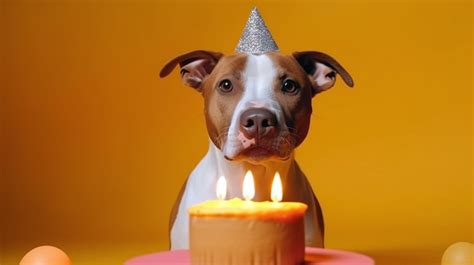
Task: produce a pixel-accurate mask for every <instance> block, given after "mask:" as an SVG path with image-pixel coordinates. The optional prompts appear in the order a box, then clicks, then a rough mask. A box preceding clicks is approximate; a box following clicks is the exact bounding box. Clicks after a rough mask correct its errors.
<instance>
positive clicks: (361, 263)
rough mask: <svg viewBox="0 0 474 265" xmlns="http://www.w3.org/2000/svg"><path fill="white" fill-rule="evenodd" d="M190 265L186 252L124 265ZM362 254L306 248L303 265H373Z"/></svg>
mask: <svg viewBox="0 0 474 265" xmlns="http://www.w3.org/2000/svg"><path fill="white" fill-rule="evenodd" d="M165 264H166V265H191V262H190V261H189V251H188V250H174V251H166V252H160V253H155V254H149V255H145V256H139V257H135V258H132V259H130V260H128V261H126V262H125V265H165ZM374 264H375V263H374V260H373V259H371V258H369V257H367V256H364V255H362V254H358V253H354V252H348V251H342V250H334V249H322V248H306V254H305V265H374Z"/></svg>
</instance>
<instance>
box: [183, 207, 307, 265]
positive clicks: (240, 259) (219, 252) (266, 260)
mask: <svg viewBox="0 0 474 265" xmlns="http://www.w3.org/2000/svg"><path fill="white" fill-rule="evenodd" d="M306 208H307V206H306V205H305V204H303V203H298V202H276V203H275V202H251V201H243V200H241V199H232V200H227V201H221V200H214V201H207V202H203V203H201V204H198V205H195V206H193V207H191V208H190V209H189V215H190V227H189V228H190V235H189V236H190V252H191V264H193V265H204V264H206V265H214V264H216V265H217V264H219V265H228V264H234V265H235V264H246V265H256V264H259V265H270V264H272V265H297V264H302V263H303V262H304V248H305V245H304V213H305V211H306Z"/></svg>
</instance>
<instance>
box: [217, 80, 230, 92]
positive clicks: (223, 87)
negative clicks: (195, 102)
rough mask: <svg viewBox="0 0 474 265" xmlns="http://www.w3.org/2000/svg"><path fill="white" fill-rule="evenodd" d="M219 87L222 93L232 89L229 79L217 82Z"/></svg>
mask: <svg viewBox="0 0 474 265" xmlns="http://www.w3.org/2000/svg"><path fill="white" fill-rule="evenodd" d="M219 89H220V90H221V91H222V92H224V93H229V92H230V91H232V89H233V86H232V82H230V80H229V79H224V80H222V81H221V82H220V83H219Z"/></svg>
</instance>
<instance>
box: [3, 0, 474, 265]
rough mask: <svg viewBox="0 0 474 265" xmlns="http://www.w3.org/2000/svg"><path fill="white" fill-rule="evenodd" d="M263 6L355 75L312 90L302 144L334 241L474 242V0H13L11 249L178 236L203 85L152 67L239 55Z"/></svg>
mask: <svg viewBox="0 0 474 265" xmlns="http://www.w3.org/2000/svg"><path fill="white" fill-rule="evenodd" d="M253 5H257V6H258V7H259V9H260V11H261V13H262V15H263V17H264V18H265V20H266V23H267V25H268V27H269V28H270V30H271V32H272V34H273V36H274V38H275V40H276V41H277V43H278V45H279V46H280V49H281V50H282V52H284V53H290V52H292V51H297V50H299V51H302V50H320V51H324V52H327V53H328V54H331V55H332V56H334V57H335V58H337V59H338V60H339V61H340V62H341V63H342V64H343V65H344V66H345V67H346V68H347V69H348V70H349V72H350V73H351V74H352V76H353V77H354V80H355V84H356V86H355V88H354V89H349V88H346V87H345V86H344V84H343V83H342V82H340V80H339V82H338V83H337V84H336V86H335V87H334V88H333V89H332V90H331V91H329V92H326V93H323V94H321V95H319V96H317V97H316V98H315V99H314V100H313V103H314V109H315V114H314V115H313V117H312V126H311V131H310V134H309V136H308V138H307V139H306V141H305V142H304V143H303V145H302V146H301V147H300V148H299V149H298V150H297V159H298V161H299V162H300V165H301V166H302V168H303V170H304V171H305V173H306V174H307V175H308V176H309V178H310V181H311V183H312V185H313V187H314V189H315V191H316V192H317V195H318V198H319V200H320V202H321V203H322V205H323V208H324V213H325V219H326V224H327V226H326V228H327V230H326V231H327V237H326V243H327V247H328V248H337V249H347V250H352V251H359V252H362V253H365V254H368V255H371V256H373V257H374V258H375V259H376V261H377V264H380V265H388V264H428V265H431V264H433V265H434V264H440V260H441V255H442V252H443V250H444V249H445V248H446V247H447V246H448V245H449V244H451V243H453V242H456V241H471V242H472V241H474V239H473V217H472V215H473V176H472V128H471V126H472V116H471V115H472V108H471V107H472V95H471V93H472V92H471V91H472V46H473V44H472V3H471V2H467V1H448V0H446V1H408V0H406V1H405V0H393V1H369V0H337V1H328V0H324V1H308V2H299V1H296V2H295V1H281V2H268V1H263V2H260V1H246V2H243V1H242V2H240V1H234V2H232V3H223V2H220V1H199V2H197V1H196V2H195V1H178V2H172V1H169V2H161V1H120V2H119V1H100V2H95V1H86V0H82V1H81V0H78V1H50V2H48V1H6V2H4V1H3V2H2V5H1V18H2V21H1V23H0V24H1V26H2V31H3V33H2V35H1V41H0V42H1V45H2V48H1V50H2V67H1V74H2V75H1V78H2V80H1V93H2V95H1V102H0V110H1V113H0V118H1V129H2V130H1V139H2V141H1V144H2V146H1V153H2V160H1V165H2V171H1V183H0V189H1V195H2V198H1V200H0V201H1V203H2V204H1V213H0V222H1V223H0V224H1V226H0V228H1V233H2V248H1V255H0V263H1V264H2V265H13V264H17V262H18V261H19V260H20V258H21V257H22V255H23V254H24V253H26V252H27V251H28V250H29V249H31V248H33V247H35V246H38V245H42V244H51V245H55V246H58V247H60V248H62V249H63V250H64V251H66V252H67V253H68V254H69V255H70V257H71V258H72V260H73V262H74V264H76V265H81V264H84V265H85V264H87V265H91V264H101V265H104V264H121V263H123V261H124V260H126V259H128V258H130V257H132V256H136V255H141V254H145V253H148V252H156V251H160V250H165V249H166V248H167V246H168V241H167V240H168V239H167V233H168V230H167V222H168V213H169V211H170V208H171V206H172V203H173V202H174V199H175V196H176V194H177V193H178V190H179V188H180V185H181V184H182V182H183V181H184V179H185V178H186V176H187V175H188V174H189V173H190V171H191V170H192V169H193V168H194V166H195V165H196V163H197V162H198V161H199V160H200V159H201V158H202V157H203V155H204V154H205V152H206V150H207V145H208V142H207V134H206V129H205V126H204V120H203V114H202V110H203V104H202V103H203V102H202V98H201V96H200V95H199V94H198V93H196V92H195V91H193V90H192V89H190V88H188V87H184V86H183V85H181V83H180V81H179V78H178V74H177V72H174V73H173V74H172V76H171V77H169V78H167V79H159V78H158V72H159V70H160V68H161V66H163V65H164V63H166V62H167V61H168V60H169V59H171V58H173V57H174V56H175V55H177V54H180V53H183V52H187V51H191V50H194V49H209V50H216V51H223V52H225V53H231V52H232V51H233V49H234V47H235V45H236V44H237V41H238V39H239V37H240V33H241V31H242V29H243V27H244V24H245V22H246V19H247V16H248V13H249V11H250V9H251V7H252V6H253Z"/></svg>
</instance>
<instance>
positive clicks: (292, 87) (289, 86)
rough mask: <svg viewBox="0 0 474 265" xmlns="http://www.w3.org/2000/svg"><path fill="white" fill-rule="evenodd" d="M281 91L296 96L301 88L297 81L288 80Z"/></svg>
mask: <svg viewBox="0 0 474 265" xmlns="http://www.w3.org/2000/svg"><path fill="white" fill-rule="evenodd" d="M281 90H282V91H283V92H284V93H288V94H292V95H295V94H296V93H298V91H299V86H298V84H297V83H296V82H295V81H293V80H291V79H287V80H285V81H284V82H283V84H282V85H281Z"/></svg>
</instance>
